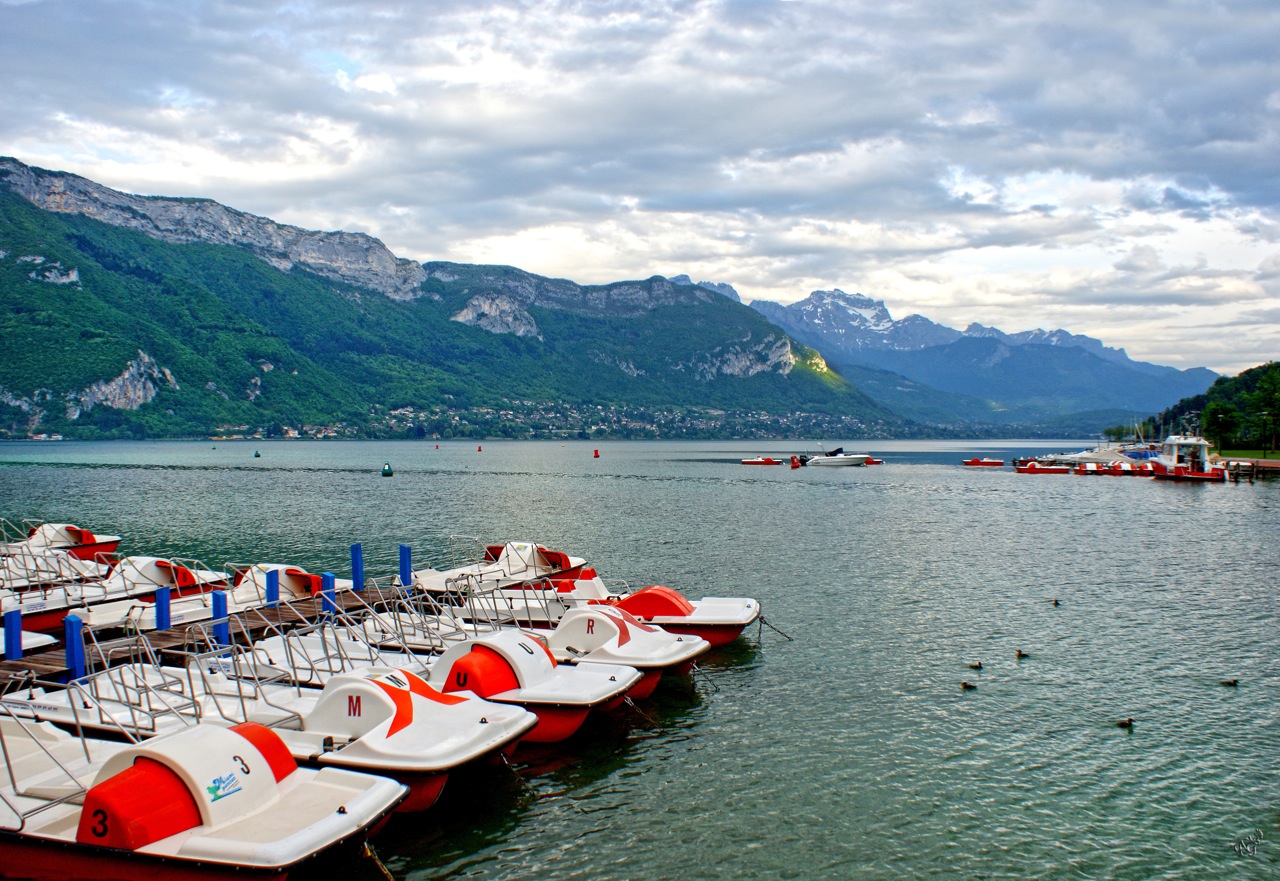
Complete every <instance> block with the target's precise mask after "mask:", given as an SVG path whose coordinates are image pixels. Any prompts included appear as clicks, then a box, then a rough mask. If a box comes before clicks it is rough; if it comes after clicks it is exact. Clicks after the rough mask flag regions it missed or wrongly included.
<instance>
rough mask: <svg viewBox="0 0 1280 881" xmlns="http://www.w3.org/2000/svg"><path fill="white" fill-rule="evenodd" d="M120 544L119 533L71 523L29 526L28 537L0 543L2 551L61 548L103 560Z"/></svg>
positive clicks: (2, 552) (65, 551)
mask: <svg viewBox="0 0 1280 881" xmlns="http://www.w3.org/2000/svg"><path fill="white" fill-rule="evenodd" d="M119 546H120V536H118V535H94V534H93V533H92V532H90V531H89V530H87V529H83V528H81V527H79V526H76V525H74V524H71V523H41V524H39V525H31V526H28V527H27V537H26V538H24V539H15V540H12V541H6V542H3V543H0V555H5V554H15V553H21V552H23V551H61V552H63V553H66V554H68V555H70V556H72V557H76V558H77V559H81V560H94V561H103V560H104V558H105V557H106V556H107V555H108V554H114V553H115V552H116V548H118V547H119Z"/></svg>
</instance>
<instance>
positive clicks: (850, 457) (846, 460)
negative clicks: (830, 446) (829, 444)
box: [800, 447, 871, 466]
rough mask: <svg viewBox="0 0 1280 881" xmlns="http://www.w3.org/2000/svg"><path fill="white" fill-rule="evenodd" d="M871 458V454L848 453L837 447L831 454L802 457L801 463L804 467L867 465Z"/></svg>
mask: <svg viewBox="0 0 1280 881" xmlns="http://www.w3.org/2000/svg"><path fill="white" fill-rule="evenodd" d="M870 458H871V454H870V453H846V452H845V451H844V447H837V448H836V449H834V450H832V451H831V452H829V453H826V452H824V453H816V454H812V455H810V456H808V457H807V458H806V457H804V456H801V457H800V461H801V464H803V465H822V466H828V465H865V464H867V460H869V459H870Z"/></svg>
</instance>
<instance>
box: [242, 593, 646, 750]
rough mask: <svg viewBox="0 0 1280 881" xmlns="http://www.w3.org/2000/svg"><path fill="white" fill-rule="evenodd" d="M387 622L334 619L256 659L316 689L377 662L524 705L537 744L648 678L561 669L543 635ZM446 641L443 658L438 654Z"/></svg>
mask: <svg viewBox="0 0 1280 881" xmlns="http://www.w3.org/2000/svg"><path fill="white" fill-rule="evenodd" d="M400 614H401V616H402V615H403V614H405V613H400ZM388 618H389V616H388V615H387V614H386V613H379V614H378V615H376V616H374V617H373V618H371V619H369V620H366V621H364V622H361V623H357V622H355V621H347V620H345V619H344V617H343V616H341V615H339V616H334V617H332V618H331V619H330V620H322V621H318V622H316V623H315V624H313V625H310V626H307V627H303V628H297V629H294V630H288V631H285V632H282V633H277V634H275V635H272V636H270V637H267V638H266V639H262V640H259V641H258V642H255V643H254V645H253V652H252V656H253V658H254V659H255V660H256V661H257V662H258V663H260V664H262V663H265V664H266V665H267V667H268V668H269V669H270V670H271V671H279V672H280V673H282V674H283V675H284V676H286V677H288V678H289V679H291V680H293V681H294V682H297V683H300V684H303V685H313V686H314V685H324V684H326V683H327V682H329V681H330V680H331V679H332V678H333V677H334V676H335V675H337V674H338V673H340V672H352V671H359V670H360V669H363V668H364V667H367V666H370V665H376V666H384V667H393V668H395V669H400V670H406V671H408V672H411V673H414V674H416V675H418V676H421V677H423V678H425V679H427V681H428V683H429V684H430V685H432V686H434V687H435V688H437V689H439V690H440V691H441V692H445V693H451V692H458V693H461V694H463V695H464V696H465V695H471V696H474V697H477V698H483V699H484V700H487V701H492V702H494V703H499V704H512V705H514V706H517V707H523V708H524V709H526V710H528V711H529V712H531V713H533V714H534V715H535V716H536V717H537V720H538V721H537V725H536V726H535V727H534V728H533V729H531V730H529V731H527V732H525V733H524V734H523V735H522V736H521V738H520V739H521V740H522V741H529V742H533V743H555V742H558V741H561V740H564V739H565V738H567V737H569V736H570V735H572V734H573V733H574V732H576V731H577V730H578V728H580V727H581V726H582V723H583V722H584V721H586V718H587V716H588V714H589V713H590V712H591V711H592V710H596V709H598V710H602V711H607V710H610V709H613V708H614V707H616V706H617V705H618V704H620V703H621V702H622V699H623V698H624V697H625V696H626V694H627V692H628V691H629V690H630V689H631V688H632V686H634V685H637V684H638V683H639V682H640V681H641V679H642V674H641V673H640V671H639V670H636V669H634V668H631V667H619V666H616V665H612V664H581V665H576V666H570V665H560V664H557V663H556V661H555V659H554V658H553V657H552V656H551V653H550V652H549V651H548V650H547V648H546V646H545V645H544V644H543V643H542V642H540V641H539V639H538V638H537V637H535V636H533V635H532V634H529V633H525V632H523V631H519V630H496V631H493V632H488V633H484V634H479V635H468V636H467V638H466V639H465V640H461V641H458V640H454V639H450V640H445V639H444V638H443V637H441V636H434V635H433V636H430V637H429V638H427V639H425V640H415V639H414V635H415V634H423V633H425V632H426V630H427V629H428V628H436V627H439V626H441V625H440V624H438V623H435V622H428V621H419V622H418V624H417V626H416V627H415V628H414V629H413V630H412V631H410V630H407V629H406V628H405V627H403V625H402V623H393V622H391V621H389V620H388ZM447 644H449V645H450V648H448V649H447V650H446V651H444V654H443V655H442V656H440V657H437V656H435V655H433V654H431V652H432V651H433V650H437V649H440V648H443V647H444V646H445V645H447ZM415 648H416V649H418V650H420V651H422V652H425V654H417V653H415V651H414V649H415Z"/></svg>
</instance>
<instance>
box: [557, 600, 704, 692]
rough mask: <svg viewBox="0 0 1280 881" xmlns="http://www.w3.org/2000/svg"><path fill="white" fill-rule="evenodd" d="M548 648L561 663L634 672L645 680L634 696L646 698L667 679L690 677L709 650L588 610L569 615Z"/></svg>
mask: <svg viewBox="0 0 1280 881" xmlns="http://www.w3.org/2000/svg"><path fill="white" fill-rule="evenodd" d="M547 648H548V649H550V651H551V655H552V657H554V658H555V659H556V661H558V662H560V663H569V664H581V663H592V662H594V663H601V664H616V665H620V666H625V667H635V668H636V669H637V670H639V671H640V672H641V673H643V674H644V678H643V679H642V680H641V681H640V682H639V683H638V684H636V685H635V686H633V687H632V689H631V692H630V694H631V696H633V697H636V698H646V697H648V696H649V695H651V694H652V693H653V690H654V689H655V688H656V687H657V685H658V682H659V681H660V680H661V679H662V676H663V674H664V673H666V672H668V671H670V672H672V673H673V674H674V675H683V674H685V673H688V672H689V670H690V669H692V667H693V663H694V660H695V659H696V658H697V657H698V656H700V655H702V654H703V653H704V652H706V651H707V650H708V649H710V648H711V644H710V643H709V642H707V641H706V640H705V639H702V638H700V637H697V636H682V635H680V634H676V633H669V632H667V631H666V630H663V629H662V628H661V627H655V626H653V625H651V624H645V623H644V622H643V621H640V620H639V619H637V618H636V617H635V616H633V615H632V614H631V613H629V612H627V611H626V610H625V609H619V608H614V607H610V606H586V607H584V608H577V609H570V610H569V611H567V612H565V614H564V617H563V618H561V619H560V623H559V624H557V625H556V629H555V630H553V631H551V633H549V634H548V635H547Z"/></svg>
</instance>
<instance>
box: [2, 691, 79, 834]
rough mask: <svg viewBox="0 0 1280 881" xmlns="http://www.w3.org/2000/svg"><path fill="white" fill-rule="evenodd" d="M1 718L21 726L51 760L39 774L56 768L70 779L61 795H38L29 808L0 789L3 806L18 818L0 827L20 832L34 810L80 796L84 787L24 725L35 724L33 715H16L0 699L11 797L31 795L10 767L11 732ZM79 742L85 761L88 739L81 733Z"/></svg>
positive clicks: (3, 745)
mask: <svg viewBox="0 0 1280 881" xmlns="http://www.w3.org/2000/svg"><path fill="white" fill-rule="evenodd" d="M5 719H9V720H12V721H13V722H14V724H16V725H17V726H18V728H20V729H21V731H22V735H24V736H25V737H26V739H27V740H29V741H30V742H31V743H33V744H34V745H35V746H36V747H37V748H38V749H39V751H40V752H41V753H43V754H44V758H45V759H47V760H48V762H49V763H51V765H46V766H45V767H44V768H42V769H41V770H40V773H41V774H43V775H44V776H45V777H47V776H48V774H49V772H50V771H57V772H60V773H61V774H62V775H63V776H65V777H66V779H67V780H68V781H69V783H70V785H69V786H68V787H67V791H66V792H65V793H63V794H62V795H58V796H54V797H45V796H40V804H38V805H36V806H35V807H33V808H30V809H29V810H23V809H22V808H21V807H20V806H19V805H18V804H16V803H15V802H14V801H13V800H12V799H10V798H9V795H8V794H7V793H6V792H0V803H2V804H3V805H4V806H5V808H7V809H8V810H9V811H11V812H12V813H13V815H14V816H15V817H17V819H18V824H17V826H13V825H12V824H9V823H4V822H0V828H4V829H8V830H10V831H13V832H21V831H22V830H23V829H25V828H26V825H27V821H28V820H29V819H30V818H32V817H34V816H36V815H37V814H40V813H42V812H43V811H47V810H50V809H51V808H54V807H57V806H58V805H62V804H66V803H68V802H74V801H78V800H83V799H84V796H85V794H86V793H87V792H88V789H87V788H86V787H85V785H84V783H83V782H82V781H81V780H80V778H78V777H77V776H76V775H75V773H74V772H73V771H72V770H71V769H70V768H68V767H67V766H66V765H65V764H64V763H63V761H62V760H61V759H59V758H58V757H57V756H55V755H54V754H53V752H52V751H51V750H50V749H49V748H48V747H47V746H46V745H45V744H44V743H43V742H42V739H41V738H40V737H39V736H38V735H37V734H36V733H35V731H34V730H33V729H32V728H30V727H29V726H28V721H29V722H30V723H31V724H39V721H38V720H37V719H35V718H34V717H31V718H28V717H26V716H24V715H19V714H18V713H16V712H14V708H13V707H11V706H10V705H8V704H6V703H4V702H3V701H0V753H3V756H4V764H5V774H6V776H7V777H8V779H9V788H10V789H11V790H12V792H13V795H14V798H32V797H33V796H31V795H28V794H27V793H28V792H29V791H30V790H29V789H28V788H26V787H23V786H21V785H19V782H18V775H17V773H16V772H15V770H14V763H15V762H14V756H13V753H12V752H11V751H10V744H9V741H10V737H11V735H10V734H8V733H6V730H5V729H6V727H7V726H5V725H4V724H3V720H5ZM80 746H81V750H82V751H83V753H84V756H85V760H86V762H90V761H92V759H91V757H90V755H89V744H88V741H87V739H86V738H85V737H84V736H83V735H81V736H80ZM44 785H45V786H46V787H48V786H49V784H44ZM64 785H65V784H64Z"/></svg>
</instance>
